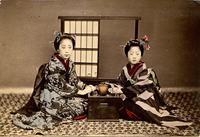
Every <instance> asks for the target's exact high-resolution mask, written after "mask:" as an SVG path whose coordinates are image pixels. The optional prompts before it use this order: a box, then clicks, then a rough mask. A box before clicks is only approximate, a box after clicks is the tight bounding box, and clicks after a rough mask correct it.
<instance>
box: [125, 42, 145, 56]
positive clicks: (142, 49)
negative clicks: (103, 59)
mask: <svg viewBox="0 0 200 137" xmlns="http://www.w3.org/2000/svg"><path fill="white" fill-rule="evenodd" d="M131 47H139V49H140V51H141V55H142V56H143V54H144V47H143V45H142V44H141V42H140V41H139V40H130V41H128V42H127V44H126V45H125V48H124V52H125V54H126V56H128V51H129V50H130V49H131Z"/></svg>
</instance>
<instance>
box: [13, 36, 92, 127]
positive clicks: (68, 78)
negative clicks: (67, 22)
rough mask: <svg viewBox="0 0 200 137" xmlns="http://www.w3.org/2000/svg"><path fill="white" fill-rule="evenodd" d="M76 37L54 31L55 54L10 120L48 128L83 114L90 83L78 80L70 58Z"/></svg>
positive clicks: (22, 125)
mask: <svg viewBox="0 0 200 137" xmlns="http://www.w3.org/2000/svg"><path fill="white" fill-rule="evenodd" d="M74 46H75V39H74V38H73V37H72V36H71V35H62V34H61V33H57V35H56V38H55V40H54V47H55V49H56V51H57V52H56V53H55V54H54V55H53V56H52V57H51V59H50V61H49V62H48V63H47V64H45V65H43V66H42V67H41V68H40V69H39V72H38V75H37V77H36V81H35V86H34V92H33V94H32V96H31V98H30V100H29V102H28V103H27V104H26V105H25V106H24V107H23V108H22V109H20V110H18V111H16V114H15V115H14V116H13V123H14V124H15V125H17V126H19V127H21V128H25V129H32V128H34V127H36V128H41V129H49V128H52V127H53V126H55V125H56V124H58V123H59V122H61V121H63V120H72V119H74V118H78V117H79V118H81V116H82V117H83V116H84V115H83V114H85V112H86V110H87V100H86V99H85V98H83V97H82V96H81V95H85V94H87V93H89V92H91V91H93V90H95V87H94V86H92V85H85V84H84V83H83V82H81V81H80V80H79V79H78V77H77V74H76V72H75V66H74V63H73V62H72V61H71V60H70V56H71V54H72V51H73V48H74Z"/></svg>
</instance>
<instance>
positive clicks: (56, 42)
mask: <svg viewBox="0 0 200 137" xmlns="http://www.w3.org/2000/svg"><path fill="white" fill-rule="evenodd" d="M63 39H70V40H71V41H72V45H73V49H74V47H75V44H76V42H75V37H74V36H73V35H69V34H62V33H61V32H55V40H54V48H55V50H56V51H57V50H58V49H59V46H60V42H61V41H62V40H63Z"/></svg>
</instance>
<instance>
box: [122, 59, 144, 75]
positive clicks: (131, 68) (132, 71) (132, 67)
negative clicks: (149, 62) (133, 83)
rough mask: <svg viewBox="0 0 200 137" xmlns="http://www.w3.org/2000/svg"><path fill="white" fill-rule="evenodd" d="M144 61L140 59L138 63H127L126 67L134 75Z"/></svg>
mask: <svg viewBox="0 0 200 137" xmlns="http://www.w3.org/2000/svg"><path fill="white" fill-rule="evenodd" d="M143 63H144V62H142V61H140V62H138V63H137V64H134V65H132V64H130V63H129V64H127V65H126V67H127V69H128V74H129V75H130V76H131V77H132V76H134V75H135V73H136V72H137V71H138V69H139V68H140V67H141V66H142V65H143Z"/></svg>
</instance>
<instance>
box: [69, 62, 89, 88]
mask: <svg viewBox="0 0 200 137" xmlns="http://www.w3.org/2000/svg"><path fill="white" fill-rule="evenodd" d="M69 83H70V85H73V86H75V87H76V88H78V89H79V90H83V89H84V88H85V86H86V84H85V83H83V82H82V81H81V80H80V79H79V77H78V76H77V73H76V70H75V65H74V63H73V64H72V68H71V71H70V77H69Z"/></svg>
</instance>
